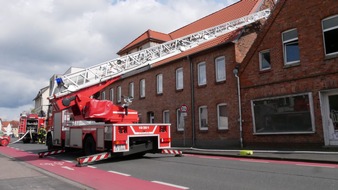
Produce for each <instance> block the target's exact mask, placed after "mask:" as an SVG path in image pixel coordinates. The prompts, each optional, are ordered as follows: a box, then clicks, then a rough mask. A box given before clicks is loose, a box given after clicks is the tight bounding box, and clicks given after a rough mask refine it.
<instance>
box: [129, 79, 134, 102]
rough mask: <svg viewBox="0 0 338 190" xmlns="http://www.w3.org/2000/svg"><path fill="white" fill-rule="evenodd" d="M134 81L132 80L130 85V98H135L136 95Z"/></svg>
mask: <svg viewBox="0 0 338 190" xmlns="http://www.w3.org/2000/svg"><path fill="white" fill-rule="evenodd" d="M134 86H135V85H134V82H130V83H129V85H128V95H129V97H130V98H134V97H135V93H134Z"/></svg>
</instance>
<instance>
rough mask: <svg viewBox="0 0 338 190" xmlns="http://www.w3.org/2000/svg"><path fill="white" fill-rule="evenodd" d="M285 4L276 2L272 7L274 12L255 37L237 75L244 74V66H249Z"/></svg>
mask: <svg viewBox="0 0 338 190" xmlns="http://www.w3.org/2000/svg"><path fill="white" fill-rule="evenodd" d="M285 3H286V1H276V5H275V7H274V10H273V11H272V13H271V16H270V17H269V18H268V20H267V21H266V23H265V24H264V26H263V28H262V31H261V32H260V34H258V35H257V38H256V40H255V42H254V43H253V44H252V46H251V48H250V49H249V51H248V53H247V54H246V56H245V58H244V59H243V61H242V64H241V67H240V71H239V74H241V73H243V72H244V70H245V68H246V66H247V65H248V64H249V62H250V60H251V59H252V57H253V56H254V55H255V52H256V51H257V48H258V44H260V43H262V41H263V40H264V37H265V35H266V34H267V33H268V32H269V29H270V27H271V25H272V24H273V23H274V20H275V19H276V17H278V15H279V13H280V12H281V10H282V9H283V7H284V4H285Z"/></svg>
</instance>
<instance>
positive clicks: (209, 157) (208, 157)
mask: <svg viewBox="0 0 338 190" xmlns="http://www.w3.org/2000/svg"><path fill="white" fill-rule="evenodd" d="M198 158H207V159H214V160H219V159H220V158H217V157H211V156H198Z"/></svg>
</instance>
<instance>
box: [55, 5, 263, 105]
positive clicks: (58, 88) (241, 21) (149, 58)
mask: <svg viewBox="0 0 338 190" xmlns="http://www.w3.org/2000/svg"><path fill="white" fill-rule="evenodd" d="M269 15H270V9H265V10H263V11H259V12H256V13H253V14H250V15H247V16H244V17H241V18H238V19H235V20H232V21H229V22H226V23H223V24H220V25H218V26H214V27H211V28H208V29H205V30H202V31H199V32H196V33H193V34H189V35H187V36H184V37H181V38H177V39H175V40H171V41H168V42H165V43H162V44H159V45H156V46H153V47H150V48H147V49H144V50H140V51H138V52H135V53H132V54H128V55H125V56H121V57H118V58H116V59H113V60H110V61H106V62H103V63H101V64H98V65H95V66H92V67H89V68H86V69H84V70H82V71H79V72H75V73H70V74H66V75H63V76H61V77H60V78H57V79H56V81H55V82H56V84H55V85H54V88H53V89H52V95H53V94H55V97H61V96H64V95H67V94H69V93H71V92H75V91H77V90H80V89H82V88H86V87H89V86H92V85H95V84H98V83H100V82H102V81H106V80H109V79H111V78H114V77H118V76H121V75H123V74H125V73H127V72H130V71H132V70H137V69H139V68H141V67H144V66H147V65H151V64H153V63H155V62H158V61H160V60H163V59H166V58H168V57H171V56H174V55H176V54H179V53H181V52H183V51H186V50H189V49H191V48H194V47H196V46H198V45H199V44H202V43H204V42H207V41H210V40H212V39H214V38H216V37H217V36H221V35H223V34H226V33H229V32H232V31H235V30H237V29H239V28H241V27H243V26H245V25H248V24H251V23H254V22H256V21H258V20H260V19H263V18H267V17H268V16H269ZM50 99H53V97H50Z"/></svg>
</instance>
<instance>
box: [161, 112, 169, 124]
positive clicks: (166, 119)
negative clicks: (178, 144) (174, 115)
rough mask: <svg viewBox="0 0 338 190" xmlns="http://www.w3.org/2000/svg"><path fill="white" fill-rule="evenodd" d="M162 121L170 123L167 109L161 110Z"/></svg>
mask: <svg viewBox="0 0 338 190" xmlns="http://www.w3.org/2000/svg"><path fill="white" fill-rule="evenodd" d="M163 123H170V119H169V110H164V111H163Z"/></svg>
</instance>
